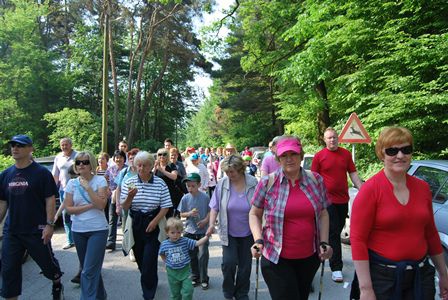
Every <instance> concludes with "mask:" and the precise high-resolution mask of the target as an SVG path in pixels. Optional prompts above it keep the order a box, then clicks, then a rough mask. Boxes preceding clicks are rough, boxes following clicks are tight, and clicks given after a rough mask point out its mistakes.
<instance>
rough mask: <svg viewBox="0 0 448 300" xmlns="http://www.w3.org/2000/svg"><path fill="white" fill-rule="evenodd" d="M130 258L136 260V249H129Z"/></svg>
mask: <svg viewBox="0 0 448 300" xmlns="http://www.w3.org/2000/svg"><path fill="white" fill-rule="evenodd" d="M129 260H130V261H132V262H135V255H134V250H132V249H131V251H129Z"/></svg>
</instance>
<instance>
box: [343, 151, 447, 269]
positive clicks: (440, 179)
mask: <svg viewBox="0 0 448 300" xmlns="http://www.w3.org/2000/svg"><path fill="white" fill-rule="evenodd" d="M408 174H409V175H412V176H415V177H417V178H420V179H422V180H424V181H426V182H427V183H428V184H429V187H430V189H431V193H432V207H433V212H434V220H435V223H436V227H437V230H438V232H439V236H440V240H441V242H442V246H443V249H444V253H445V259H447V261H448V160H420V161H413V162H411V166H410V167H409V170H408ZM355 196H356V193H355V194H351V195H350V202H351V204H353V200H354V198H355ZM349 207H351V205H350V206H349ZM345 226H346V227H345V229H344V231H343V236H342V237H341V238H343V242H345V243H349V242H350V223H349V222H348V221H347V223H346V225H345Z"/></svg>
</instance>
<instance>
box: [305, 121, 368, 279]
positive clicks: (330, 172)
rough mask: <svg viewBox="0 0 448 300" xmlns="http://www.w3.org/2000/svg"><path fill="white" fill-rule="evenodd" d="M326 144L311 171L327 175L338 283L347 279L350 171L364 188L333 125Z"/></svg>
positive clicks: (333, 261)
mask: <svg viewBox="0 0 448 300" xmlns="http://www.w3.org/2000/svg"><path fill="white" fill-rule="evenodd" d="M324 142H325V145H326V147H325V148H324V149H322V150H321V151H319V152H318V153H316V155H315V156H314V158H313V163H312V165H311V171H314V172H317V173H319V174H320V175H321V176H322V177H323V178H324V183H325V186H326V188H327V192H328V199H330V201H331V203H332V204H331V205H330V206H329V207H328V208H327V210H328V213H329V215H330V237H329V238H330V240H329V241H330V245H331V247H332V248H333V256H332V257H331V258H330V268H331V271H332V274H331V278H332V279H333V281H335V282H343V281H344V278H343V276H342V266H343V264H342V249H341V232H342V229H343V228H344V225H345V219H346V217H347V213H348V202H349V199H350V197H349V195H348V182H347V173H348V174H349V176H350V179H351V181H352V182H353V185H354V186H355V187H356V188H358V189H359V188H361V185H362V181H361V179H360V178H359V176H358V173H357V172H356V167H355V164H354V163H353V160H352V156H351V153H350V152H349V151H348V150H346V149H344V148H341V147H339V142H338V133H337V132H336V130H334V129H333V128H331V127H328V128H327V129H326V130H325V132H324Z"/></svg>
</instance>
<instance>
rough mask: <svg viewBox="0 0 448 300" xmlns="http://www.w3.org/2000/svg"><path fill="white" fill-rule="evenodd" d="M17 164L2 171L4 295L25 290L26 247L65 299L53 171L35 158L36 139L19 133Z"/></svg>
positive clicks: (57, 296) (10, 296) (13, 149)
mask: <svg viewBox="0 0 448 300" xmlns="http://www.w3.org/2000/svg"><path fill="white" fill-rule="evenodd" d="M9 144H10V146H11V155H12V157H13V158H14V160H15V164H14V165H13V166H11V167H9V168H8V169H6V170H5V171H3V172H2V173H1V174H0V221H2V220H3V218H4V217H5V214H6V211H9V213H8V217H7V218H6V222H5V225H4V229H3V245H2V268H1V272H2V289H1V296H2V297H4V298H7V299H17V298H18V296H19V295H20V294H21V293H22V272H21V261H22V257H23V255H24V252H25V250H28V253H29V254H30V256H31V257H32V258H33V260H34V261H35V262H36V263H37V264H38V265H39V267H40V268H41V269H42V273H43V274H44V276H45V277H47V278H48V279H50V280H52V281H53V299H54V300H59V299H63V286H62V284H61V276H62V272H61V269H60V267H59V263H58V261H57V260H56V258H55V257H54V254H53V250H52V248H51V238H52V236H53V231H54V221H53V220H54V214H55V196H56V195H57V193H58V190H57V187H56V184H55V182H54V180H53V176H52V175H51V173H50V172H49V171H48V170H47V169H46V168H45V167H43V166H41V165H39V164H38V163H36V162H34V161H33V159H32V156H31V154H32V152H33V141H32V140H31V139H30V138H29V137H28V136H26V135H16V136H14V137H13V138H12V139H11V140H10V141H9Z"/></svg>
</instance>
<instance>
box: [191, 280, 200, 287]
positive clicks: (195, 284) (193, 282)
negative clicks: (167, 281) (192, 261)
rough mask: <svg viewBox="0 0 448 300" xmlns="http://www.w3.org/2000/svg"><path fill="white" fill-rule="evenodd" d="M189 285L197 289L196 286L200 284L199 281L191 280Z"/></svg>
mask: <svg viewBox="0 0 448 300" xmlns="http://www.w3.org/2000/svg"><path fill="white" fill-rule="evenodd" d="M191 284H192V285H193V287H197V286H200V285H201V283H200V282H199V279H192V280H191Z"/></svg>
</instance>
